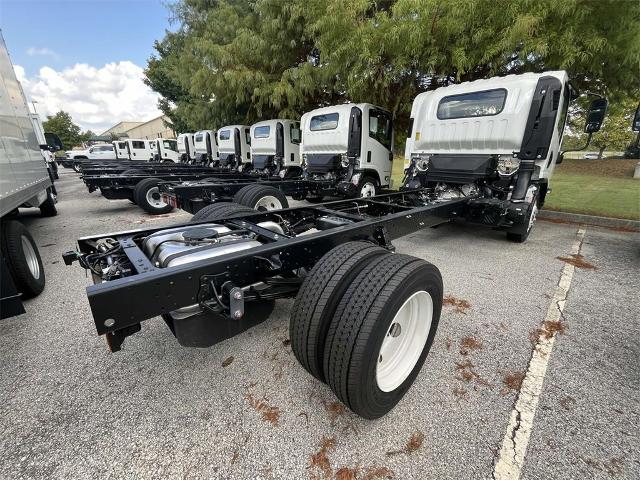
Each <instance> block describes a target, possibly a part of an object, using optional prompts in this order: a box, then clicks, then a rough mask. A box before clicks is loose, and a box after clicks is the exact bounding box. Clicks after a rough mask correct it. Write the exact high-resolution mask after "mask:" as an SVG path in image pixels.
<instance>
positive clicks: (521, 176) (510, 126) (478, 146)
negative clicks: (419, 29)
mask: <svg viewBox="0 0 640 480" xmlns="http://www.w3.org/2000/svg"><path fill="white" fill-rule="evenodd" d="M577 96H578V92H577V91H576V90H575V89H574V88H572V86H571V84H570V83H569V77H568V75H567V72H564V71H553V72H545V73H525V74H522V75H509V76H506V77H494V78H490V79H486V80H476V81H473V82H465V83H461V84H458V85H452V86H448V87H444V88H439V89H437V90H434V91H430V92H425V93H421V94H420V95H418V96H417V97H416V98H415V100H414V102H413V107H412V109H411V124H412V127H411V131H410V134H409V137H408V139H407V144H406V149H405V155H406V156H407V157H408V158H409V159H410V164H409V167H408V168H407V170H406V176H405V179H404V182H403V189H415V188H424V187H429V188H432V192H433V194H434V195H436V196H437V197H438V198H440V199H442V200H448V199H452V198H464V197H475V196H477V198H475V199H473V200H471V201H469V204H468V208H467V209H466V212H465V217H466V219H467V220H468V221H470V222H473V223H478V224H484V225H487V226H491V227H494V228H498V229H502V230H505V231H506V232H507V236H508V238H509V239H511V240H513V241H516V242H523V241H524V240H526V239H527V237H528V235H529V233H530V232H531V229H532V227H533V225H534V222H535V220H536V215H537V212H538V209H539V208H540V207H542V205H544V201H545V198H546V196H547V194H548V193H549V192H550V179H551V176H552V174H553V171H554V169H555V166H556V165H557V164H559V163H561V162H562V157H563V152H562V151H561V150H560V145H561V143H562V135H563V131H564V127H565V122H566V119H567V111H568V108H569V103H570V102H571V100H572V99H574V98H577ZM606 107H607V101H606V100H605V99H604V98H598V99H596V100H594V101H593V102H592V104H591V108H590V111H589V116H588V119H587V124H586V126H585V132H586V133H588V134H589V138H591V134H592V133H594V132H597V131H598V130H599V129H600V126H601V124H602V121H603V119H604V115H605V111H606ZM585 147H586V145H585Z"/></svg>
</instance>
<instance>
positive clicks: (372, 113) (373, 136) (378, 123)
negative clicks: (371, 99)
mask: <svg viewBox="0 0 640 480" xmlns="http://www.w3.org/2000/svg"><path fill="white" fill-rule="evenodd" d="M363 113H364V115H363V116H364V117H365V122H364V123H365V125H366V128H365V129H364V131H363V132H362V151H361V157H360V168H362V169H365V170H366V169H370V170H375V171H376V172H377V173H378V176H379V177H380V186H383V187H384V186H388V185H389V184H390V182H391V167H392V165H393V120H392V116H391V113H390V112H387V111H386V110H383V109H381V108H377V107H373V106H371V107H369V108H368V109H367V110H365V112H363Z"/></svg>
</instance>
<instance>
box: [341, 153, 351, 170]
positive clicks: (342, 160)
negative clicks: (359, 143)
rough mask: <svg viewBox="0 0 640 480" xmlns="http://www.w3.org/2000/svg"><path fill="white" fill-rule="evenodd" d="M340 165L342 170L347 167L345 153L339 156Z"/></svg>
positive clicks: (347, 161) (347, 162)
mask: <svg viewBox="0 0 640 480" xmlns="http://www.w3.org/2000/svg"><path fill="white" fill-rule="evenodd" d="M340 165H342V167H343V168H347V167H348V166H349V157H347V154H346V153H343V154H341V155H340Z"/></svg>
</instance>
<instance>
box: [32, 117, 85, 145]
mask: <svg viewBox="0 0 640 480" xmlns="http://www.w3.org/2000/svg"><path fill="white" fill-rule="evenodd" d="M42 126H43V128H44V131H45V132H50V133H55V134H57V135H58V136H59V137H60V140H61V141H62V144H63V145H64V147H65V148H66V149H71V148H73V147H75V146H78V145H80V144H81V143H82V142H83V141H84V137H83V135H82V134H81V133H80V127H79V126H78V125H76V124H75V123H73V120H72V118H71V115H69V114H68V113H67V112H65V111H62V110H60V111H59V112H58V113H56V114H55V115H48V116H47V119H46V120H45V121H44V122H42Z"/></svg>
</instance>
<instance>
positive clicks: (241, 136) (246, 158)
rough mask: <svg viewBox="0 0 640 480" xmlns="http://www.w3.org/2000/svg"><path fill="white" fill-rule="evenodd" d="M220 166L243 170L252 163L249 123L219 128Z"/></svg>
mask: <svg viewBox="0 0 640 480" xmlns="http://www.w3.org/2000/svg"><path fill="white" fill-rule="evenodd" d="M218 157H219V159H220V161H219V166H220V167H224V168H229V169H230V170H233V169H237V171H239V172H241V171H242V170H244V169H245V168H247V167H250V164H251V134H250V128H249V126H247V125H227V126H226V127H222V128H220V129H219V130H218Z"/></svg>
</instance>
